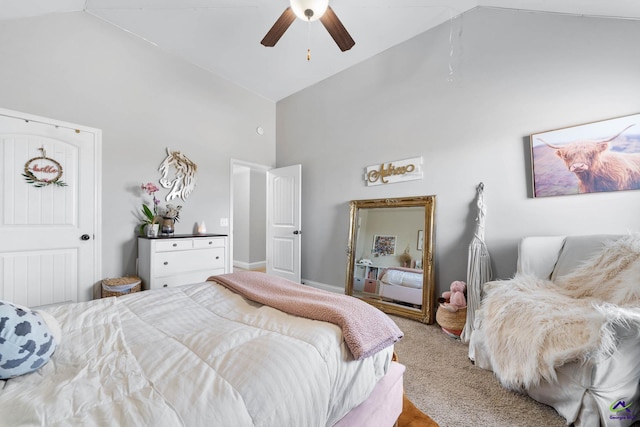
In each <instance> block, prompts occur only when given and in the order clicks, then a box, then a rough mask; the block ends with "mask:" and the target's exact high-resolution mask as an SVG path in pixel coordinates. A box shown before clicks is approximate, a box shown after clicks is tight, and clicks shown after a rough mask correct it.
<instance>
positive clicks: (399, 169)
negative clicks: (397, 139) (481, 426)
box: [364, 157, 422, 186]
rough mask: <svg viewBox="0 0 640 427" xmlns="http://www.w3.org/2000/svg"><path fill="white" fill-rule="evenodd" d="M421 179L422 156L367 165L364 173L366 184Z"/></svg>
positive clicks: (372, 184)
mask: <svg viewBox="0 0 640 427" xmlns="http://www.w3.org/2000/svg"><path fill="white" fill-rule="evenodd" d="M417 179H422V157H414V158H412V159H405V160H396V161H393V162H385V163H381V164H379V165H374V166H369V167H367V169H366V172H365V174H364V180H365V182H366V183H367V186H374V185H382V184H393V183H396V182H404V181H414V180H417Z"/></svg>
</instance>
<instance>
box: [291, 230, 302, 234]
mask: <svg viewBox="0 0 640 427" xmlns="http://www.w3.org/2000/svg"><path fill="white" fill-rule="evenodd" d="M293 234H302V230H296V231H294V232H293Z"/></svg>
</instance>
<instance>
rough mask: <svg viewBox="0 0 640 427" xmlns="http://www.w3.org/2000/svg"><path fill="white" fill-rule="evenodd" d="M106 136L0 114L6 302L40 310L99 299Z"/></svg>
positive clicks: (0, 274) (0, 245) (2, 291)
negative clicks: (101, 184) (100, 157)
mask: <svg viewBox="0 0 640 427" xmlns="http://www.w3.org/2000/svg"><path fill="white" fill-rule="evenodd" d="M100 138H101V134H100V131H99V130H97V129H92V128H87V127H83V126H76V125H73V124H70V123H64V122H59V121H55V120H51V119H45V118H41V117H36V116H31V115H27V114H24V113H18V112H13V111H9V110H2V109H0V176H1V177H2V183H1V184H0V299H3V300H7V301H11V302H15V303H18V304H22V305H26V306H37V305H45V304H52V303H58V302H64V301H88V300H90V299H91V298H92V297H93V289H94V285H95V284H96V283H97V281H98V280H99V277H100V268H101V267H100V261H99V256H100V254H99V245H98V239H97V234H98V229H97V224H98V217H99V211H98V207H99V197H100V192H99V169H100V168H99V166H100V163H99V161H98V155H99V152H100ZM34 177H35V178H36V179H35V180H34Z"/></svg>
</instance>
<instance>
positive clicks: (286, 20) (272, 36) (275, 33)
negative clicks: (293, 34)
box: [260, 7, 296, 47]
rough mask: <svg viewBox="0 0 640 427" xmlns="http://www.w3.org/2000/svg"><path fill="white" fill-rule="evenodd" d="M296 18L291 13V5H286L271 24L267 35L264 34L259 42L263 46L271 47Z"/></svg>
mask: <svg viewBox="0 0 640 427" xmlns="http://www.w3.org/2000/svg"><path fill="white" fill-rule="evenodd" d="M295 19H296V14H295V13H293V10H292V9H291V7H288V8H286V9H285V10H284V12H282V15H280V18H278V20H277V21H276V23H275V24H273V27H271V29H270V30H269V31H268V32H267V35H265V36H264V38H263V39H262V41H261V42H260V43H261V44H262V45H263V46H268V47H273V46H275V45H276V43H278V40H280V37H282V35H283V34H284V32H285V31H287V28H289V26H290V25H291V23H292V22H293V21H294V20H295Z"/></svg>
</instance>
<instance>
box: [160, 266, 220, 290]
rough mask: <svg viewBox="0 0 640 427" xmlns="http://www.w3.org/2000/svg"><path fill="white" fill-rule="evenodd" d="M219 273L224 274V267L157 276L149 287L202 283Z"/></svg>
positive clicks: (170, 286)
mask: <svg viewBox="0 0 640 427" xmlns="http://www.w3.org/2000/svg"><path fill="white" fill-rule="evenodd" d="M218 274H224V268H223V269H212V270H202V271H195V272H188V273H184V274H180V275H178V276H167V277H156V278H154V279H153V280H152V281H151V285H150V286H149V288H150V289H159V288H173V287H175V286H182V285H189V284H191V283H201V282H204V281H206V280H207V279H208V278H209V277H210V276H215V275H218Z"/></svg>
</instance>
